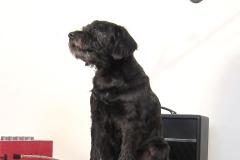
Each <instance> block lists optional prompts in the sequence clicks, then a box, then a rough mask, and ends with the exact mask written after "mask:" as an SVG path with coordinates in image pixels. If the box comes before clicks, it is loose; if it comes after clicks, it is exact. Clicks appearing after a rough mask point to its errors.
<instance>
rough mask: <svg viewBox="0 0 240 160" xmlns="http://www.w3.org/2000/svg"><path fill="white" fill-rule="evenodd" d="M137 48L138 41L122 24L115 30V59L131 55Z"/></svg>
mask: <svg viewBox="0 0 240 160" xmlns="http://www.w3.org/2000/svg"><path fill="white" fill-rule="evenodd" d="M136 49H137V43H136V42H135V40H134V39H133V38H132V37H131V35H130V34H129V33H128V31H127V30H126V29H125V28H124V27H121V26H118V27H117V28H116V30H115V45H114V49H113V53H112V57H113V58H114V59H122V58H125V57H129V56H131V55H132V54H133V52H134V51H135V50H136Z"/></svg>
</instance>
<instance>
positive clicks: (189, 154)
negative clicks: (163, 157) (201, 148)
mask: <svg viewBox="0 0 240 160" xmlns="http://www.w3.org/2000/svg"><path fill="white" fill-rule="evenodd" d="M168 144H169V145H170V160H196V157H197V155H196V153H197V151H196V150H197V143H196V142H168Z"/></svg>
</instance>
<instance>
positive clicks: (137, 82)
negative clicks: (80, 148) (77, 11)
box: [69, 21, 169, 160]
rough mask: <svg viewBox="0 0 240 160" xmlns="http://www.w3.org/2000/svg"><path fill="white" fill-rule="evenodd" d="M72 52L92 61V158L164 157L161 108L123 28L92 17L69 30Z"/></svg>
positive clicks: (166, 151) (147, 159)
mask: <svg viewBox="0 0 240 160" xmlns="http://www.w3.org/2000/svg"><path fill="white" fill-rule="evenodd" d="M69 48H70V51H71V52H72V54H73V55H74V56H75V57H76V58H78V59H81V60H83V61H84V62H85V63H86V65H90V66H94V67H96V73H95V76H94V78H93V89H92V95H91V115H92V116H91V118H92V128H91V137H92V146H91V158H90V159H91V160H168V159H169V158H168V157H169V146H168V144H167V143H166V142H165V141H164V139H163V137H162V122H161V108H160V102H159V100H158V98H157V96H156V95H155V94H154V93H153V92H152V90H151V88H150V84H149V78H148V76H147V75H146V74H145V73H144V71H143V69H142V67H141V66H140V65H139V64H138V63H137V61H136V59H135V58H134V56H133V52H134V51H135V50H136V49H137V43H136V42H135V41H134V39H133V38H132V37H131V36H130V34H129V33H128V32H127V30H126V29H125V28H124V27H122V26H119V25H116V24H114V23H110V22H106V21H94V22H92V23H91V24H89V25H87V26H86V27H83V28H82V31H75V32H71V33H69Z"/></svg>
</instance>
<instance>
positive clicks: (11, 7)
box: [0, 0, 240, 160]
mask: <svg viewBox="0 0 240 160" xmlns="http://www.w3.org/2000/svg"><path fill="white" fill-rule="evenodd" d="M95 19H99V20H108V21H112V22H115V23H117V24H121V25H123V26H125V27H126V28H127V29H128V30H129V32H130V33H131V34H132V36H133V37H134V38H135V40H136V41H137V42H138V45H139V49H138V51H136V53H135V55H136V57H137V59H138V60H139V62H140V63H141V64H142V66H143V67H144V69H145V71H146V73H147V74H148V75H149V77H150V78H151V83H152V88H153V90H154V91H155V92H156V94H157V95H158V96H159V98H160V100H161V103H162V105H163V106H167V107H170V108H172V109H174V110H176V111H177V112H178V113H179V114H201V115H205V116H208V117H209V118H210V137H209V138H210V139H209V160H230V159H231V160H238V159H239V157H238V154H237V153H238V151H239V148H238V144H239V143H240V138H239V135H240V125H239V120H238V116H239V112H240V109H239V108H238V107H239V105H240V85H239V83H240V44H239V43H240V2H239V1H238V0H203V1H202V2H201V3H199V4H193V3H191V2H190V0H156V1H155V0H152V1H141V0H138V1H130V0H121V1H117V2H114V1H112V0H109V1H106V0H96V1H93V0H88V1H83V0H65V1H63V0H62V1H61V0H52V1H51V0H39V1H32V0H21V1H19V0H1V1H0V23H1V24H0V113H1V116H0V134H1V135H2V136H3V135H12V136H14V135H20V136H21V135H31V136H34V137H35V139H51V140H53V141H54V156H55V157H57V158H59V159H61V160H64V159H71V160H77V159H84V160H85V159H89V150H90V114H89V111H90V107H89V96H90V92H89V91H90V90H91V87H92V83H91V79H92V76H93V74H94V70H93V69H92V68H88V67H85V66H84V63H83V62H81V61H80V60H76V59H74V58H73V56H71V54H70V52H69V50H68V37H67V34H68V32H70V31H73V30H76V29H80V28H81V27H82V26H83V25H86V24H88V23H90V22H91V21H92V20H95Z"/></svg>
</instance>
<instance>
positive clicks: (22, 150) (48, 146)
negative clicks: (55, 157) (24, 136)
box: [0, 140, 53, 160]
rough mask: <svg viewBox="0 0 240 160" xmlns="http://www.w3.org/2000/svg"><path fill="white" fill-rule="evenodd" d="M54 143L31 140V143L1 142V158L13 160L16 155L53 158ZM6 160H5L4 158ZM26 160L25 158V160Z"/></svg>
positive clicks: (31, 159)
mask: <svg viewBox="0 0 240 160" xmlns="http://www.w3.org/2000/svg"><path fill="white" fill-rule="evenodd" d="M52 148H53V142H52V141H42V140H31V141H0V157H4V156H5V157H6V155H7V159H6V158H5V160H15V159H13V155H14V154H27V155H42V156H48V157H52V150H53V149H52ZM2 159H3V160H4V158H2ZM24 159H25V158H24ZM26 160H39V159H37V158H27V159H26Z"/></svg>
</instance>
